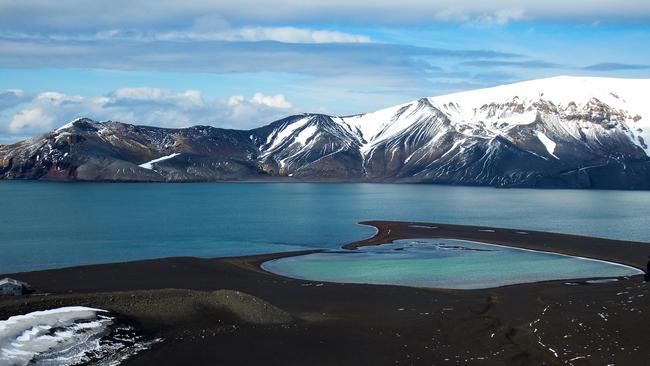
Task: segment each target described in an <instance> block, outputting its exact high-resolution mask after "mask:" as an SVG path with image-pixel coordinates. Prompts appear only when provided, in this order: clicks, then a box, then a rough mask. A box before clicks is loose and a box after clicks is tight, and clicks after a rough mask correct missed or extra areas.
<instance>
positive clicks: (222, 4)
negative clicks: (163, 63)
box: [0, 0, 650, 30]
mask: <svg viewBox="0 0 650 366" xmlns="http://www.w3.org/2000/svg"><path fill="white" fill-rule="evenodd" d="M206 18H207V19H227V20H228V21H229V22H235V23H239V24H264V23H267V24H287V23H289V24H310V23H312V24H313V23H323V24H325V23H331V22H332V19H336V23H337V24H378V25H386V24H401V25H412V24H429V23H431V22H432V21H438V22H440V21H445V22H462V23H466V22H469V23H477V24H480V23H485V24H497V25H498V24H504V23H507V22H509V21H516V20H521V19H536V20H548V21H566V20H576V21H580V22H584V21H587V22H592V21H624V20H628V21H629V20H640V21H643V20H648V18H650V2H648V1H646V0H626V1H625V2H623V3H622V2H621V1H620V0H601V1H598V2H594V1H592V0H575V1H561V0H547V1H544V2H541V1H525V2H524V1H520V0H492V1H477V0H457V1H454V2H453V4H450V2H449V1H446V0H410V1H401V2H399V3H395V2H394V1H392V0H373V1H370V0H345V1H344V0H310V1H295V0H281V1H274V2H273V3H272V4H270V3H269V2H268V1H265V0H239V1H237V2H234V1H211V0H185V1H182V2H179V1H175V0H139V1H132V0H111V1H108V0H96V1H85V0H59V1H50V0H21V1H15V0H0V24H2V25H3V26H4V27H6V28H12V29H36V28H38V29H49V30H52V29H57V30H60V29H68V30H79V29H86V30H88V29H96V27H99V28H106V27H114V28H124V27H144V28H149V27H154V28H167V29H178V28H179V26H180V27H184V26H191V25H193V24H195V23H197V22H201V23H203V24H205V23H208V24H210V22H206V21H205V19H206ZM212 23H218V22H214V21H213V22H212Z"/></svg>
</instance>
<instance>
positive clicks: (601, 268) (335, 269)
mask: <svg viewBox="0 0 650 366" xmlns="http://www.w3.org/2000/svg"><path fill="white" fill-rule="evenodd" d="M262 268H263V269H265V270H267V271H269V272H273V273H276V274H279V275H283V276H286V277H292V278H298V279H303V280H310V281H327V282H343V283H366V284H382V285H407V286H415V287H432V288H448V289H478V288H490V287H498V286H504V285H512V284H517V283H526V282H538V281H548V280H561V279H579V278H592V277H606V278H607V277H609V278H611V277H621V276H631V275H637V274H640V273H642V272H641V271H639V270H638V269H635V268H632V267H627V266H623V265H618V264H614V263H608V262H603V261H597V260H591V259H585V258H577V257H571V256H565V255H559V254H553V253H545V252H539V251H532V250H523V249H516V248H510V247H504V246H500V245H492V244H486V243H478V242H472V241H466V240H454V239H405V240H397V241H395V242H394V243H391V244H384V245H379V246H368V247H362V248H359V249H357V250H339V251H329V252H322V253H314V254H307V255H301V256H294V257H286V258H281V259H276V260H272V261H268V262H265V263H263V265H262Z"/></svg>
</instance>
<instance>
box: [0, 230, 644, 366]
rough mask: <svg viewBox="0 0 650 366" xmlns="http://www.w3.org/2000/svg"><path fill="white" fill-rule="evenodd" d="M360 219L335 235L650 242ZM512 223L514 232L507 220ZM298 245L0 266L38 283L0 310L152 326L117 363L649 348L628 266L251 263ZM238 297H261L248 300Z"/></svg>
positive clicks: (615, 246)
mask: <svg viewBox="0 0 650 366" xmlns="http://www.w3.org/2000/svg"><path fill="white" fill-rule="evenodd" d="M369 223H373V225H374V224H376V225H378V226H379V227H378V232H377V234H376V235H375V236H373V237H372V238H369V239H366V240H363V241H360V242H355V243H350V244H348V245H346V246H345V247H346V248H348V249H353V248H357V247H360V246H363V245H376V244H381V243H385V242H390V241H393V240H396V239H407V238H425V237H443V236H444V237H450V238H457V239H466V240H476V241H485V242H489V243H495V244H505V245H510V246H516V247H521V248H527V249H535V250H547V251H556V252H560V253H563V254H570V255H579V256H583V257H589V258H594V259H601V260H606V261H610V262H616V263H622V264H626V265H631V266H634V267H637V268H639V267H643V266H644V265H645V262H643V261H644V260H647V255H648V254H650V244H643V243H635V242H621V241H615V240H608V239H598V238H587V237H578V236H572V235H561V234H551V233H541V232H534V231H528V230H510V229H501V228H486V227H475V226H459V225H443V224H441V225H438V224H427V223H397V222H365V224H369ZM412 225H416V226H418V225H419V226H438V229H425V228H418V227H410V226H412ZM478 230H494V232H491V231H478ZM522 231H525V232H526V233H527V234H518V233H517V232H522ZM522 237H525V238H522ZM549 242H550V244H549ZM645 246H647V247H645ZM623 248H624V250H621V249H623ZM645 248H648V249H647V250H646V249H645ZM307 252H311V251H307ZM303 253H306V252H293V253H274V254H267V255H256V256H248V257H235V258H216V259H201V258H190V257H175V258H164V259H153V260H143V261H135V262H126V263H114V264H102V265H90V266H80V267H71V268H63V269H54V270H45V271H35V272H25V273H17V274H11V275H9V276H11V277H15V278H18V279H20V280H24V281H27V282H29V283H30V284H32V285H33V286H34V287H35V288H36V289H37V290H38V291H39V292H47V293H49V294H48V295H43V296H35V295H32V296H26V297H17V298H11V297H0V319H6V318H8V317H9V316H11V315H15V314H20V313H25V312H29V311H34V310H41V309H46V308H52V307H59V306H66V305H86V306H93V307H98V308H102V309H106V310H110V311H112V312H114V313H115V314H117V315H119V316H122V317H124V319H128V320H130V321H131V322H132V323H133V324H134V325H135V326H136V327H138V329H140V330H141V331H142V333H143V334H145V335H148V336H150V337H162V338H164V339H165V341H164V342H162V343H160V344H157V345H155V346H154V347H153V349H151V350H148V351H145V352H142V353H141V354H139V355H137V356H136V357H134V358H133V359H131V360H128V361H127V362H125V363H124V365H152V364H156V365H177V364H196V365H255V364H268V365H305V364H313V365H334V364H336V365H365V364H372V365H395V364H399V365H402V364H413V365H420V364H421V365H431V364H436V365H438V364H443V365H446V364H450V365H452V364H453V365H455V364H479V365H504V364H505V365H538V364H547V365H565V364H568V363H569V360H571V359H572V358H575V357H581V356H585V355H587V354H589V355H590V356H589V357H588V358H586V359H582V358H579V359H575V360H573V361H571V364H574V365H592V364H593V365H601V364H607V363H615V364H621V365H636V364H638V365H640V364H643V363H644V362H646V361H647V359H648V358H650V349H648V348H647V344H648V343H649V342H650V336H649V335H648V332H647V330H648V329H649V328H650V313H648V312H646V311H647V310H648V309H650V286H648V284H647V283H645V282H643V280H642V278H641V276H634V277H631V278H628V279H621V280H619V281H617V282H611V283H600V284H587V283H585V282H583V281H578V282H575V283H581V284H582V285H575V284H574V285H568V284H567V281H549V282H540V283H528V284H519V285H511V286H504V287H499V288H492V289H480V290H434V289H423V288H409V287H401V286H380V285H353V284H338V283H321V282H314V281H301V280H295V279H290V278H285V277H281V276H277V275H274V274H271V273H268V272H265V271H263V270H262V269H260V267H259V265H260V264H261V263H262V262H264V261H267V260H270V259H275V258H280V257H285V256H288V255H297V254H303ZM637 256H639V258H637ZM0 277H3V276H0ZM224 289H229V290H236V291H240V292H242V293H245V294H250V295H252V296H255V298H253V299H257V300H250V299H248V298H246V299H248V300H246V301H243V300H242V301H239V302H235V303H233V304H224V303H223V301H222V300H215V299H216V297H215V296H217V295H215V294H217V293H218V291H219V290H224ZM242 296H244V295H242ZM246 296H247V295H246ZM251 301H252V303H255V304H258V305H259V304H262V305H261V306H257V307H252V308H251V307H250V306H248V305H246V304H250V303H251ZM271 304H272V305H273V306H272V305H271ZM276 307H277V308H276ZM273 309H276V310H277V309H280V310H277V311H276V310H273ZM271 310H273V311H271ZM278 314H288V318H287V316H284V315H282V316H281V315H278ZM278 317H279V318H278ZM578 324H580V325H578ZM551 349H552V350H553V351H551ZM553 352H558V356H557V357H556V356H555V355H554V353H553Z"/></svg>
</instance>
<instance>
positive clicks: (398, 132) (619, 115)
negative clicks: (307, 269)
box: [0, 77, 650, 189]
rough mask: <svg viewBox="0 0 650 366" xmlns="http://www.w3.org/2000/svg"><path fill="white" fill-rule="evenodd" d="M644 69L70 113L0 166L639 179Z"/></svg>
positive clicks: (98, 171)
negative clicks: (158, 121) (314, 103)
mask: <svg viewBox="0 0 650 366" xmlns="http://www.w3.org/2000/svg"><path fill="white" fill-rule="evenodd" d="M648 90H650V79H643V80H632V79H611V78H585V77H555V78H549V79H541V80H533V81H526V82H521V83H515V84H510V85H504V86H498V87H494V88H488V89H481V90H475V91H469V92H463V93H457V94H450V95H444V96H439V97H433V98H423V99H419V100H416V101H413V102H410V103H406V104H402V105H398V106H395V107H390V108H386V109H383V110H380V111H377V112H373V113H367V114H361V115H354V116H328V115H323V114H303V115H296V116H291V117H287V118H285V119H282V120H279V121H276V122H273V123H271V124H269V125H266V126H263V127H260V128H256V129H253V130H247V131H244V130H228V129H220V128H215V127H208V126H195V127H190V128H184V129H164V128H154V127H145V126H134V125H130V124H124V123H118V122H111V121H108V122H95V121H92V120H89V119H78V120H75V121H73V122H71V123H69V124H67V125H65V126H63V127H61V128H59V129H57V130H55V131H53V132H51V133H48V134H46V135H44V136H41V137H38V138H33V139H29V140H25V141H22V142H19V143H17V144H14V145H5V146H0V177H2V178H4V179H51V180H90V181H96V180H101V181H223V180H271V179H274V180H277V179H281V180H296V181H324V180H326V181H370V182H414V183H415V182H417V183H446V184H464V185H484V186H495V187H548V188H614V189H650V157H649V156H648V153H649V152H650V148H649V146H648V143H650V107H649V106H648V105H650V103H648V102H647V100H646V95H647V93H648Z"/></svg>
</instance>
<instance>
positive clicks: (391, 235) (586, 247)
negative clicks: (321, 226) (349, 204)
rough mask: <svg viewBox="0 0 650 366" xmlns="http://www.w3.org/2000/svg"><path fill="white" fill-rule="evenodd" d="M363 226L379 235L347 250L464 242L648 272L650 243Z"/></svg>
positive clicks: (396, 224) (483, 229) (411, 225)
mask: <svg viewBox="0 0 650 366" xmlns="http://www.w3.org/2000/svg"><path fill="white" fill-rule="evenodd" d="M360 224H363V225H368V226H372V227H374V228H376V229H377V230H378V232H377V233H376V234H375V235H374V236H373V237H371V238H368V239H363V240H360V241H356V242H353V243H349V244H346V245H344V246H343V248H344V249H357V248H360V247H364V246H369V245H380V244H385V243H390V242H393V241H395V240H399V239H416V238H447V239H462V240H471V241H479V242H486V243H492V244H499V245H505V246H510V247H515V248H522V249H530V250H538V251H543V252H551V253H560V254H566V255H572V256H577V257H584V258H590V259H598V260H602V261H606V262H613V263H619V264H624V265H627V266H630V267H635V268H637V269H640V270H645V268H646V264H647V263H648V256H649V255H650V243H641V242H634V241H625V240H615V239H605V238H597V237H590V236H580V235H571V234H558V233H550V232H544V231H534V230H521V229H508V228H495V227H487V226H469V225H452V224H437V223H424V222H400V221H362V222H360ZM425 227H429V228H425ZM522 233H525V234H522Z"/></svg>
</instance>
